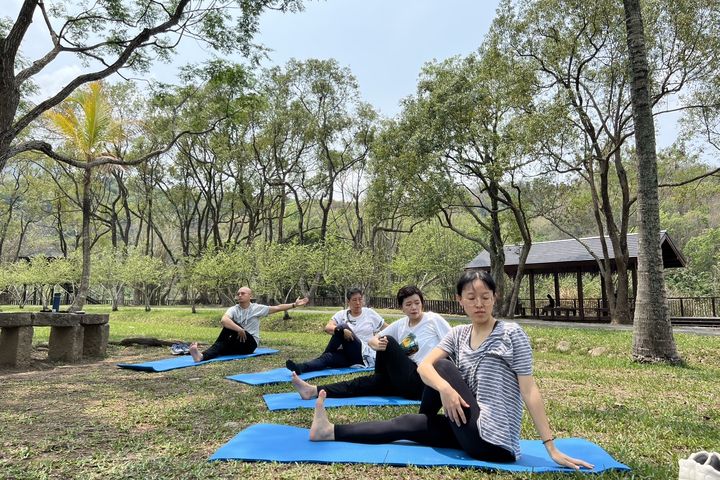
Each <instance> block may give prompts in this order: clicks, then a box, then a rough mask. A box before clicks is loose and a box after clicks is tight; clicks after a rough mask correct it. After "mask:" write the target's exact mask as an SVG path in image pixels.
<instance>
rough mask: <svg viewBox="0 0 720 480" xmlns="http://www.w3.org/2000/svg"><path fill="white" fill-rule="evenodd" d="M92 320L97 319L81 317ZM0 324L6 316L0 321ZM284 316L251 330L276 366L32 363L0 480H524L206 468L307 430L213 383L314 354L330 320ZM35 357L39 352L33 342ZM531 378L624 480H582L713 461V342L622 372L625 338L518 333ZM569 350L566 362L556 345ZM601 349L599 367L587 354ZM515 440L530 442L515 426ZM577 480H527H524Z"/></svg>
mask: <svg viewBox="0 0 720 480" xmlns="http://www.w3.org/2000/svg"><path fill="white" fill-rule="evenodd" d="M88 310H90V311H93V312H96V311H97V312H99V311H104V310H106V307H91V308H89V309H88ZM3 311H9V309H8V308H4V309H3ZM223 311H224V309H199V310H198V313H197V314H195V315H193V314H192V313H191V312H190V309H189V308H156V309H153V311H152V312H149V313H148V312H144V311H143V309H142V308H123V309H121V310H120V311H119V312H115V313H112V314H111V317H110V325H111V330H110V331H111V341H118V340H120V339H122V338H126V337H139V336H150V337H157V338H162V339H178V340H198V341H201V342H205V343H210V342H212V341H213V340H214V339H215V337H216V335H217V333H218V331H219V323H218V322H219V318H220V315H221V314H222V312H223ZM330 313H331V312H328V314H324V313H303V312H302V311H293V312H292V315H293V319H291V320H288V321H285V320H283V319H282V314H276V315H273V316H272V317H270V318H268V319H266V320H264V323H263V324H262V343H263V345H264V346H268V347H274V348H278V349H280V350H281V353H280V354H277V355H270V356H261V357H256V358H251V359H247V360H243V361H238V362H221V363H215V364H209V365H205V366H203V367H200V368H188V369H181V370H175V371H170V372H166V373H159V374H148V373H140V372H133V371H129V370H121V369H118V368H117V367H115V364H116V363H118V362H121V361H122V362H133V361H143V360H148V359H156V358H162V357H166V356H168V353H169V351H168V349H167V348H148V347H138V346H133V347H122V346H118V345H111V346H110V347H109V351H108V358H107V359H106V360H104V361H100V362H92V363H85V364H78V365H56V364H51V363H49V362H47V361H46V360H43V359H42V358H40V356H41V355H42V351H41V350H40V349H39V350H38V351H37V352H36V353H35V355H36V358H38V360H37V362H36V364H35V368H34V369H32V370H24V371H19V370H12V369H4V370H0V445H1V446H2V447H1V448H0V477H1V478H13V479H26V478H38V479H46V478H47V479H66V478H82V479H85V478H88V479H94V478H98V479H100V478H102V479H107V478H137V479H148V478H246V477H251V476H252V477H253V478H308V479H310V478H323V479H324V478H357V479H360V478H373V479H379V478H439V477H442V478H493V479H507V478H527V476H515V477H513V476H512V475H510V474H503V473H494V472H480V471H474V470H456V469H446V468H440V469H418V468H398V467H381V466H367V465H279V464H269V463H242V462H213V463H208V462H207V458H208V457H209V456H210V455H211V454H212V452H214V451H215V450H216V449H217V448H218V447H220V446H221V445H222V444H223V443H225V442H226V441H227V440H229V439H230V438H232V437H233V436H234V435H235V434H236V433H237V432H238V431H240V430H241V429H243V428H245V427H247V426H249V425H252V424H254V423H258V422H269V423H284V424H289V425H296V426H303V427H307V426H309V423H310V419H311V417H312V412H311V411H310V410H301V411H281V412H269V411H268V410H267V409H266V408H265V406H264V403H263V402H262V398H261V397H262V394H264V393H271V392H272V393H274V392H283V391H288V390H289V389H290V387H289V385H288V384H280V385H271V386H267V387H252V386H248V385H242V384H239V383H233V382H229V381H227V380H225V379H224V377H225V376H226V375H232V374H235V373H241V372H251V371H258V370H264V369H270V368H275V367H278V366H281V365H283V364H284V361H285V359H286V358H288V357H293V358H297V359H300V360H304V359H308V358H310V357H311V356H313V355H314V354H316V353H318V352H319V351H321V349H322V348H323V347H324V344H325V342H326V341H327V336H326V335H324V334H321V333H320V332H321V329H322V327H323V326H324V325H325V323H326V322H327V319H328V317H329V314H330ZM37 330H38V332H37V333H36V335H35V343H42V342H46V341H47V335H48V332H47V329H37ZM526 331H527V332H528V334H529V335H530V337H531V339H532V342H533V348H534V350H535V375H536V378H537V381H538V384H539V385H540V388H541V390H542V392H543V396H544V398H545V402H546V406H547V410H548V414H549V416H550V420H551V424H552V426H553V428H554V431H555V432H556V436H557V437H583V438H587V439H589V440H592V441H594V442H596V443H598V444H600V445H601V446H603V447H604V448H605V449H606V450H608V451H609V452H610V453H611V454H613V455H614V456H615V457H616V458H618V459H619V460H620V461H622V462H624V463H626V464H628V465H630V466H631V467H632V468H633V472H632V474H629V475H622V474H619V473H606V474H602V475H597V476H593V477H592V478H600V479H616V478H647V479H671V478H677V459H678V457H686V456H687V455H688V454H689V453H691V452H693V451H696V450H701V449H712V450H719V449H720V428H718V424H720V395H719V394H718V389H719V388H720V382H719V381H718V378H720V337H712V336H699V335H691V334H677V335H676V341H677V343H678V348H679V350H680V352H681V354H682V356H683V358H684V359H685V360H686V365H685V366H683V367H670V366H665V365H638V364H635V363H633V362H632V361H630V359H629V352H630V348H631V342H632V336H631V334H630V333H629V332H609V331H602V330H585V329H582V330H581V329H565V328H557V327H555V328H550V327H526ZM562 340H565V341H567V342H569V344H570V348H569V351H566V352H560V351H558V349H557V348H556V346H557V344H558V343H559V342H560V341H562ZM596 347H604V348H605V349H606V351H605V353H603V354H602V355H600V356H597V357H594V356H591V355H590V354H589V353H588V352H589V350H591V349H594V348H596ZM412 411H413V407H383V408H374V409H369V408H360V407H357V408H341V409H331V410H329V412H330V413H329V414H330V418H331V420H332V421H334V422H339V423H343V422H352V421H358V420H368V419H378V418H391V417H393V416H396V415H399V414H402V413H409V412H412ZM523 437H524V438H535V432H534V429H533V427H532V425H531V423H530V421H529V419H528V418H527V417H526V418H525V419H524V421H523ZM568 477H571V478H576V476H574V475H571V476H568V475H557V474H556V475H553V474H546V475H534V476H533V478H543V479H555V478H568Z"/></svg>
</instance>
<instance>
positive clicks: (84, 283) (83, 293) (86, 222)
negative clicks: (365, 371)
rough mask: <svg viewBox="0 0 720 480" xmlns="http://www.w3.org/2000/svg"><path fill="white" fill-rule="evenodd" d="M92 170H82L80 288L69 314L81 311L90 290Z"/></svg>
mask: <svg viewBox="0 0 720 480" xmlns="http://www.w3.org/2000/svg"><path fill="white" fill-rule="evenodd" d="M91 178H92V170H91V169H90V168H85V170H83V191H82V195H83V198H82V274H81V276H80V287H79V288H78V291H77V292H76V294H75V299H74V300H73V303H72V305H70V311H71V312H77V311H78V310H82V309H83V307H84V306H85V302H86V300H87V293H88V290H89V289H90V211H91V209H90V180H91Z"/></svg>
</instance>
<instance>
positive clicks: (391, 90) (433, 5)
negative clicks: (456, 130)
mask: <svg viewBox="0 0 720 480" xmlns="http://www.w3.org/2000/svg"><path fill="white" fill-rule="evenodd" d="M51 1H52V0H46V3H47V4H50V3H51ZM21 2H22V0H0V3H1V4H2V5H1V6H0V16H9V17H11V18H13V19H14V18H15V17H16V15H17V12H18V11H19V9H20V4H21ZM498 3H499V1H498V0H442V1H440V0H314V1H306V2H305V9H304V10H303V11H302V12H298V13H280V12H275V11H266V12H265V13H263V15H262V17H261V21H260V34H259V35H258V36H257V37H256V42H257V43H260V44H262V45H263V46H265V47H266V48H269V49H270V50H271V51H270V52H269V57H270V58H269V60H268V61H265V62H264V63H263V66H272V65H284V64H285V63H286V62H287V61H288V60H290V59H291V58H296V59H298V60H304V59H308V58H319V59H329V58H335V59H336V60H337V61H338V63H339V64H340V66H342V67H348V68H350V70H351V71H352V73H353V74H354V75H355V77H356V78H357V80H358V82H359V85H360V93H361V96H362V98H363V100H364V101H366V102H368V103H370V104H372V105H373V106H374V107H375V108H376V109H377V110H379V111H380V112H381V113H382V114H384V115H385V116H393V115H395V114H396V113H398V112H399V111H400V108H399V102H400V100H401V99H402V98H404V97H406V96H408V95H411V94H412V93H414V91H415V86H416V84H417V78H418V74H419V72H420V69H421V67H422V65H423V64H424V63H425V62H427V61H430V60H433V59H437V60H443V59H446V58H449V57H451V56H454V55H467V54H469V53H471V52H473V51H474V50H476V49H477V48H478V47H479V46H480V44H481V43H482V41H483V38H484V36H485V34H486V33H487V31H488V28H489V27H490V24H491V23H492V19H493V17H494V15H495V9H496V8H497V4H498ZM29 38H30V41H29V42H25V43H24V44H23V52H24V54H25V55H26V57H27V58H28V59H31V60H34V59H36V58H38V57H39V56H41V55H42V54H44V53H45V52H46V51H47V50H48V49H49V43H48V41H47V34H46V33H45V30H44V28H43V25H42V19H41V18H40V17H39V16H38V15H36V17H35V21H34V22H33V25H32V26H31V29H30V35H29ZM178 53H179V54H178V55H176V57H175V60H174V62H173V63H172V64H170V65H167V64H156V65H154V66H153V68H152V69H151V72H150V76H151V77H154V78H157V79H160V80H162V81H165V82H171V81H172V80H173V79H174V78H175V74H176V73H177V69H178V66H180V65H182V64H184V63H187V62H201V61H202V60H204V59H207V58H209V57H210V52H209V51H206V50H204V48H203V46H202V45H201V44H199V43H198V42H195V41H193V40H186V41H185V42H184V43H182V44H181V46H180V49H179V51H178ZM59 60H60V61H58V62H57V64H58V65H57V66H54V67H53V68H52V69H48V70H47V71H43V72H42V73H41V74H39V75H38V76H37V77H36V80H37V83H38V84H39V86H40V88H41V92H42V95H43V97H47V96H48V95H50V94H52V93H55V92H57V91H58V90H59V89H60V88H61V87H62V86H63V85H64V84H65V82H67V81H69V80H70V79H72V78H74V77H75V76H77V75H78V74H79V73H81V72H82V71H83V66H82V65H81V64H79V62H78V61H77V60H76V59H74V58H72V57H70V56H67V57H65V58H60V59H59Z"/></svg>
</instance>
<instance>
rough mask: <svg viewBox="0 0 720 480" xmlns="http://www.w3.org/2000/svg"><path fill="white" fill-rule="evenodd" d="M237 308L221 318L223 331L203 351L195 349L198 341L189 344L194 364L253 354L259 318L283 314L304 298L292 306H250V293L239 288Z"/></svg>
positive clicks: (305, 300) (230, 309)
mask: <svg viewBox="0 0 720 480" xmlns="http://www.w3.org/2000/svg"><path fill="white" fill-rule="evenodd" d="M235 299H236V300H237V305H235V306H234V307H230V308H228V309H227V311H226V312H225V315H223V316H222V319H221V320H220V323H221V324H222V327H223V328H222V330H221V331H220V335H218V338H217V340H215V343H213V344H212V345H211V346H210V348H208V349H207V350H205V351H204V352H200V350H198V345H197V342H195V343H193V344H191V345H190V355H191V356H192V358H193V360H195V361H196V362H202V361H204V360H211V359H213V358H216V357H220V356H223V355H247V354H250V353H252V352H254V351H255V349H256V348H257V346H258V344H259V343H260V319H261V318H263V317H267V316H268V315H270V314H271V313H276V312H284V311H286V310H290V309H291V308H295V307H302V306H303V305H305V304H307V302H308V299H307V298H298V299H297V300H295V301H294V302H293V303H283V304H281V305H275V306H267V305H260V304H258V303H251V301H250V300H251V299H252V290H250V288H249V287H240V288H239V289H238V291H237V294H235Z"/></svg>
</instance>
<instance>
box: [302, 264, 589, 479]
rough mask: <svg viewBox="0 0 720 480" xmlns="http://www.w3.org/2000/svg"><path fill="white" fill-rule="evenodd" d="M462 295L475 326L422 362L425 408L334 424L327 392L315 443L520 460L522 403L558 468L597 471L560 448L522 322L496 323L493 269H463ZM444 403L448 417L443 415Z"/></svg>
mask: <svg viewBox="0 0 720 480" xmlns="http://www.w3.org/2000/svg"><path fill="white" fill-rule="evenodd" d="M456 288H457V299H458V302H459V303H460V304H461V305H462V307H463V309H464V310H465V313H466V314H467V316H468V317H469V319H470V321H471V323H470V324H467V325H459V326H456V327H454V328H453V329H452V330H451V331H450V333H449V334H448V335H447V336H446V337H445V338H444V339H443V340H442V341H441V342H440V344H439V345H438V346H437V347H435V348H434V349H433V350H432V351H431V352H430V353H429V354H428V355H427V356H426V357H425V359H424V360H423V361H422V363H421V364H420V366H419V367H418V372H419V373H420V377H421V378H422V380H423V382H424V383H425V385H426V388H425V390H424V391H423V397H422V401H421V404H420V413H418V414H409V415H402V416H400V417H397V418H394V419H392V420H389V421H373V422H361V423H353V424H346V425H333V424H332V423H330V421H329V420H328V417H327V412H326V411H325V406H324V404H323V402H324V400H325V397H326V394H325V392H324V391H321V392H320V393H319V395H318V399H317V401H316V403H315V414H314V417H313V422H312V426H311V427H310V440H312V441H344V442H355V443H370V444H379V443H390V442H394V441H397V440H410V441H414V442H417V443H420V444H423V445H428V446H432V447H441V448H457V449H462V450H464V451H465V452H466V453H467V454H468V455H470V456H471V457H473V458H475V459H478V460H483V461H492V462H514V461H516V460H517V459H518V458H519V457H520V425H521V420H522V410H523V405H522V402H524V403H525V406H526V407H527V410H528V413H529V414H530V417H531V419H532V421H533V423H534V425H535V429H536V430H537V432H538V434H539V436H540V438H541V439H542V443H543V445H544V446H545V448H546V450H547V452H548V454H549V455H550V458H552V459H553V461H555V462H556V463H558V464H559V465H563V466H566V467H571V468H575V469H580V467H585V468H593V466H592V465H591V464H589V463H587V462H585V461H583V460H579V459H575V458H572V457H569V456H567V455H565V454H564V453H562V452H561V451H560V450H558V449H557V447H556V446H555V443H554V437H553V434H552V431H551V430H550V425H549V422H548V419H547V416H546V413H545V407H544V405H543V401H542V396H541V395H540V391H539V389H538V387H537V384H536V383H535V380H534V378H533V376H532V350H531V348H530V340H529V339H528V337H527V334H526V333H525V332H524V331H523V329H522V328H521V327H520V325H518V324H517V323H513V322H505V321H503V320H496V319H495V318H494V317H493V314H492V312H493V307H494V306H495V295H496V294H495V289H496V287H495V281H494V280H493V278H492V277H491V276H490V275H489V274H488V273H487V272H482V271H480V272H478V271H469V272H465V273H464V274H463V275H462V276H461V277H460V280H458V283H457V285H456ZM441 407H442V408H443V410H444V414H443V415H440V414H439V413H438V412H439V410H440V408H441Z"/></svg>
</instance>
